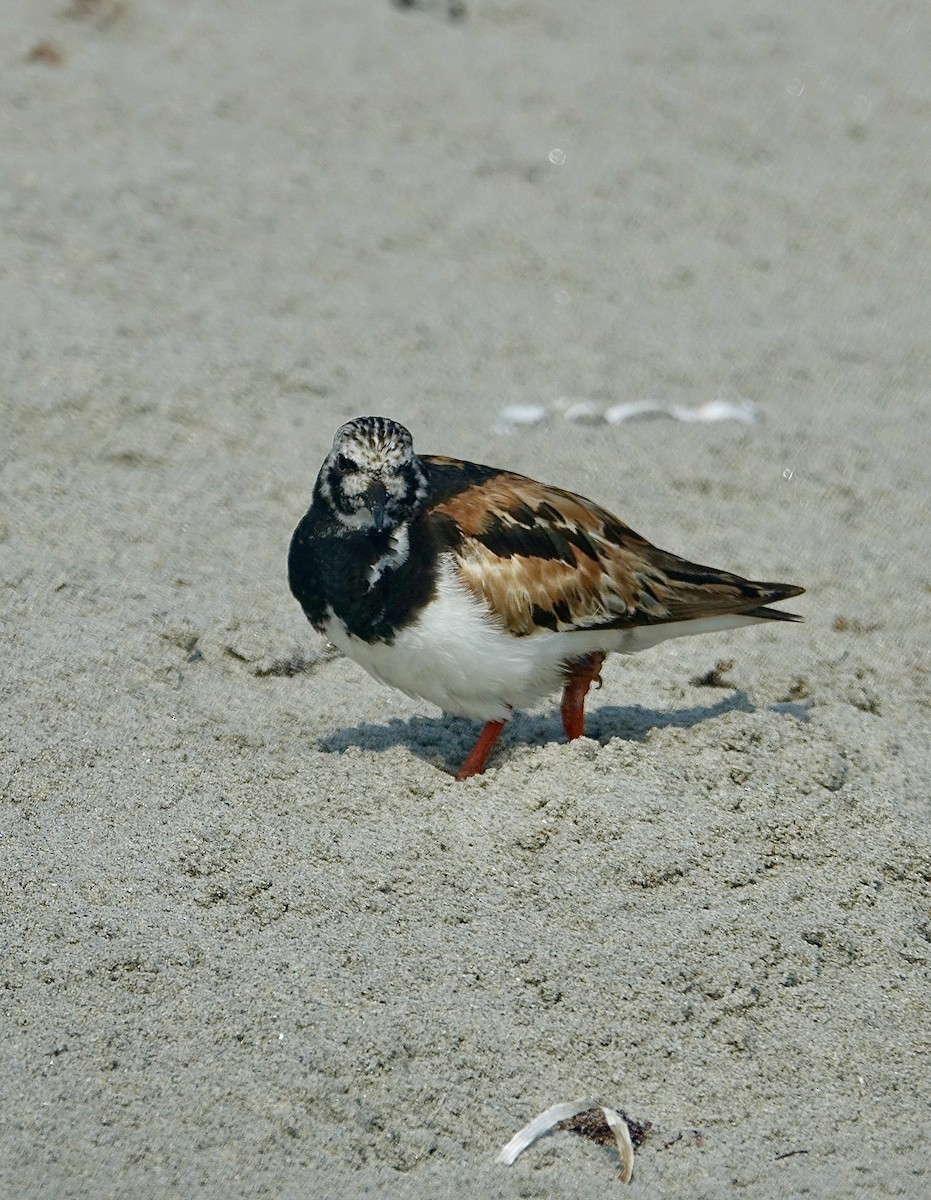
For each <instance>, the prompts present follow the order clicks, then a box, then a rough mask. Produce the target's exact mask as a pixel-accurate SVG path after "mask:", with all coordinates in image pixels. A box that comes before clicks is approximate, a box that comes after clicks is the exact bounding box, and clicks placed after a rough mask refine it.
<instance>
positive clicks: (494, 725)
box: [456, 721, 507, 779]
mask: <svg viewBox="0 0 931 1200" xmlns="http://www.w3.org/2000/svg"><path fill="white" fill-rule="evenodd" d="M506 724H507V721H489V722H488V724H487V725H486V726H485V728H484V729H483V730H482V732H481V733H480V734H479V735H478V741H477V742H476V743H475V745H474V746H473V747H472V749H471V750H470V751H469V757H468V758H467V759H466V760H465V762H464V763H463V764H462V766H461V767H460V768H459V774H458V775H457V776H456V778H457V779H468V778H470V776H472V775H480V774H481V773H482V770H483V769H484V766H485V759H486V758H487V757H488V754H489V752H490V750H491V748H492V746H493V745H494V744H495V742H496V741H497V740H498V734H499V733H500V732H501V730H502V729H503V728H504V727H505V725H506Z"/></svg>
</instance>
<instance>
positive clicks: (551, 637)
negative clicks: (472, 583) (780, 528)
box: [325, 560, 757, 721]
mask: <svg viewBox="0 0 931 1200" xmlns="http://www.w3.org/2000/svg"><path fill="white" fill-rule="evenodd" d="M756 622H757V618H754V617H715V618H711V619H706V620H698V621H682V622H675V623H672V624H668V625H649V626H641V627H640V628H637V629H630V630H618V629H615V630H598V631H594V630H593V631H591V632H585V631H580V632H578V633H553V632H549V631H544V632H542V633H535V634H529V635H528V636H526V637H514V636H513V635H511V634H509V633H507V632H506V631H505V630H504V629H503V628H502V627H501V626H500V625H499V624H498V623H497V622H496V621H495V620H494V618H493V616H492V615H491V614H490V613H489V611H488V608H487V607H486V606H485V605H484V604H483V603H482V602H481V601H480V600H478V599H476V597H475V596H474V595H473V594H472V593H471V592H470V591H469V590H468V589H467V588H466V587H464V585H463V584H462V583H460V582H459V579H458V577H457V575H456V571H455V567H454V565H453V563H452V561H451V560H447V561H446V562H444V563H443V564H441V569H440V577H439V582H438V586H437V595H436V596H435V597H434V599H433V600H431V601H430V603H429V604H428V605H427V606H426V608H425V609H424V610H423V611H422V612H421V613H420V615H419V616H418V617H417V619H416V620H415V621H414V623H413V624H412V625H410V626H408V627H407V628H406V629H402V630H401V631H400V632H399V633H398V634H397V636H396V637H395V639H394V641H393V642H392V644H391V645H388V644H387V643H385V642H375V643H372V644H370V643H369V642H365V641H363V640H362V639H361V638H357V637H353V636H352V634H350V633H348V632H347V631H346V628H345V626H344V625H343V623H342V622H341V621H340V620H339V619H338V618H337V617H335V616H333V615H332V614H331V615H330V618H329V620H328V622H327V624H326V629H325V633H326V636H327V637H328V638H329V639H330V641H331V642H332V643H333V644H334V645H335V646H336V647H337V648H338V649H339V650H341V651H342V653H343V654H345V655H346V656H347V657H348V658H351V659H353V661H354V662H357V663H358V664H359V665H360V666H361V667H364V668H365V670H366V671H368V673H369V674H370V675H372V676H374V678H375V679H377V680H379V681H380V682H381V683H386V684H388V685H390V686H391V687H395V688H398V689H399V690H400V691H402V692H405V693H406V694H407V695H408V696H415V697H417V698H419V699H422V700H428V701H430V703H431V704H436V705H437V706H438V707H440V708H442V709H444V710H445V711H446V712H451V713H458V714H460V715H461V716H464V717H472V718H474V719H475V720H480V721H491V720H505V719H507V717H508V716H509V715H510V711H511V709H514V708H526V707H527V706H528V705H530V704H533V703H534V702H535V701H537V700H539V699H540V698H541V697H543V696H546V695H549V694H550V693H552V692H555V691H558V690H559V689H560V688H561V687H562V684H563V681H564V675H563V664H564V663H565V662H566V661H567V660H570V659H573V658H581V657H582V655H584V654H589V653H591V652H592V651H594V650H601V651H605V652H608V651H612V650H618V651H621V652H623V653H633V652H636V651H638V650H645V649H647V647H649V646H653V645H656V644H657V642H660V641H664V640H665V639H666V638H669V637H679V636H682V635H683V634H688V633H703V632H711V631H713V630H718V629H726V628H731V627H734V626H736V625H744V624H746V625H752V624H756Z"/></svg>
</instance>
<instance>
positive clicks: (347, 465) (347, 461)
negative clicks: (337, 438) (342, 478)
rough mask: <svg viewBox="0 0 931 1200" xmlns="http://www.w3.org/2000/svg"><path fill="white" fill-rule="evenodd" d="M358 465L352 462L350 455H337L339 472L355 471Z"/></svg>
mask: <svg viewBox="0 0 931 1200" xmlns="http://www.w3.org/2000/svg"><path fill="white" fill-rule="evenodd" d="M355 466H356V464H355V463H354V462H353V461H352V459H351V458H350V457H349V455H348V454H337V456H336V469H337V471H353V470H355Z"/></svg>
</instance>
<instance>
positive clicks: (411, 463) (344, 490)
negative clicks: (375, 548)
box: [317, 417, 427, 532]
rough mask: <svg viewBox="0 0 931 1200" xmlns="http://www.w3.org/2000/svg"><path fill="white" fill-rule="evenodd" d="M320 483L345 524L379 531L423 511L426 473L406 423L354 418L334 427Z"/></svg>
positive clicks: (358, 528)
mask: <svg viewBox="0 0 931 1200" xmlns="http://www.w3.org/2000/svg"><path fill="white" fill-rule="evenodd" d="M317 487H318V489H319V491H320V494H321V496H322V497H323V499H324V500H325V501H326V502H327V503H328V504H329V506H330V508H331V509H332V510H333V514H334V516H335V517H336V519H337V521H339V522H340V524H341V525H344V526H346V528H348V529H355V530H375V531H377V532H380V531H381V530H383V529H393V528H394V527H395V526H397V525H400V524H402V523H403V522H404V521H408V520H410V519H411V518H412V517H414V516H416V514H417V513H418V512H419V511H420V510H421V508H422V507H423V504H424V500H425V499H426V496H427V473H426V471H425V470H424V467H423V464H422V463H421V461H420V459H419V458H418V457H417V455H416V454H415V453H414V443H413V439H412V438H411V435H410V433H408V431H407V430H406V429H405V428H404V426H403V425H399V424H398V423H397V421H391V420H389V419H388V418H387V417H356V419H355V420H354V421H349V422H347V423H346V424H345V425H342V426H341V427H340V428H339V429H338V430H337V431H336V437H335V438H334V439H333V448H332V449H331V450H330V453H329V454H328V455H327V457H326V460H325V461H324V464H323V466H322V467H321V468H320V475H319V478H318V480H317Z"/></svg>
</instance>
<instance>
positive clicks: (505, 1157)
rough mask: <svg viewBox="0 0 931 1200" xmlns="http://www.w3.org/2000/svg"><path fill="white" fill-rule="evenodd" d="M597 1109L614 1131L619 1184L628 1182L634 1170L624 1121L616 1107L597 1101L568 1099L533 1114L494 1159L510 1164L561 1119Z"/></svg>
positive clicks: (628, 1136)
mask: <svg viewBox="0 0 931 1200" xmlns="http://www.w3.org/2000/svg"><path fill="white" fill-rule="evenodd" d="M598 1108H600V1109H601V1112H602V1114H603V1115H604V1119H605V1122H606V1123H607V1126H608V1128H609V1129H610V1130H611V1132H612V1133H613V1134H614V1140H615V1142H616V1143H617V1153H618V1157H619V1158H620V1160H621V1175H620V1178H621V1183H630V1181H631V1178H632V1176H633V1173H634V1144H633V1142H632V1141H631V1139H630V1130H629V1129H628V1128H627V1122H626V1121H625V1120H624V1118H623V1117H622V1116H621V1114H620V1113H619V1112H617V1111H616V1110H615V1109H613V1108H607V1107H605V1106H604V1105H599V1104H596V1103H595V1102H594V1101H593V1100H568V1101H566V1102H565V1103H563V1104H554V1105H552V1106H551V1107H550V1108H548V1109H547V1110H546V1112H542V1113H540V1115H539V1116H537V1117H534V1118H533V1120H532V1121H531V1122H530V1123H529V1124H528V1125H525V1126H524V1127H523V1129H520V1130H518V1132H517V1133H515V1134H514V1136H513V1137H512V1138H511V1140H510V1141H509V1142H508V1144H507V1145H506V1146H505V1147H504V1149H503V1150H502V1151H501V1153H500V1154H499V1155H498V1158H497V1160H496V1161H497V1162H499V1163H503V1164H504V1165H505V1166H507V1167H509V1166H511V1164H512V1163H513V1162H514V1160H515V1159H516V1158H517V1157H518V1155H520V1154H522V1153H523V1152H524V1151H525V1150H526V1149H527V1147H528V1146H531V1145H533V1143H534V1142H535V1141H537V1139H538V1138H541V1137H543V1135H544V1134H545V1133H549V1131H550V1130H551V1129H552V1128H553V1127H554V1126H556V1125H559V1124H560V1122H562V1121H568V1120H570V1119H571V1118H572V1117H577V1116H579V1115H580V1114H581V1113H586V1112H592V1111H593V1110H594V1109H598Z"/></svg>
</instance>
